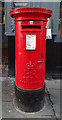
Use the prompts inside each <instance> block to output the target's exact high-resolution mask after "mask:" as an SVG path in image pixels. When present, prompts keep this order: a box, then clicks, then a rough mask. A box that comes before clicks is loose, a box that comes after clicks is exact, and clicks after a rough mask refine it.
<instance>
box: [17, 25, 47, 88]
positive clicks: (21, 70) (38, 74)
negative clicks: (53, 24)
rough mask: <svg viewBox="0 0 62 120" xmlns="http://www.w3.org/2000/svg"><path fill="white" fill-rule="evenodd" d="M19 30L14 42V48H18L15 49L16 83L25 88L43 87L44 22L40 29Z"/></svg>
mask: <svg viewBox="0 0 62 120" xmlns="http://www.w3.org/2000/svg"><path fill="white" fill-rule="evenodd" d="M17 27H18V26H17ZM19 29H20V27H19ZM43 29H44V30H43ZM19 31H20V33H18V32H17V37H19V38H18V41H17V40H16V43H15V48H16V49H17V50H18V51H16V50H15V51H16V54H15V60H16V84H17V85H18V86H19V87H21V88H26V89H36V88H40V87H43V86H44V77H45V49H46V48H45V47H46V39H45V33H46V31H45V24H44V25H43V27H42V28H41V31H40V30H38V31H37V29H34V30H33V29H31V30H28V31H27V30H25V29H24V30H23V31H21V30H19ZM42 31H43V32H44V33H42Z"/></svg>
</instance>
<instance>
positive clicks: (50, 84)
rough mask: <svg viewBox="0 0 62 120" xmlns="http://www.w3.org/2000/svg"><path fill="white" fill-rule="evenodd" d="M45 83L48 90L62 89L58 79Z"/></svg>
mask: <svg viewBox="0 0 62 120" xmlns="http://www.w3.org/2000/svg"><path fill="white" fill-rule="evenodd" d="M45 82H46V85H47V87H48V88H51V89H62V88H61V87H60V83H61V80H60V79H57V80H56V79H51V80H45Z"/></svg>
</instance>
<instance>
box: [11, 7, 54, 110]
mask: <svg viewBox="0 0 62 120" xmlns="http://www.w3.org/2000/svg"><path fill="white" fill-rule="evenodd" d="M10 15H11V16H12V17H14V18H15V86H16V89H17V91H18V92H17V98H18V97H20V98H21V99H20V100H21V103H22V104H21V109H22V110H23V111H29V112H30V111H38V110H39V109H40V108H41V106H43V102H42V105H41V101H42V100H43V98H44V93H45V81H44V80H45V63H46V24H47V18H49V17H50V16H51V15H52V11H51V10H48V9H45V8H39V7H25V8H17V9H14V10H11V11H10ZM26 106H27V107H26ZM34 108H35V109H34Z"/></svg>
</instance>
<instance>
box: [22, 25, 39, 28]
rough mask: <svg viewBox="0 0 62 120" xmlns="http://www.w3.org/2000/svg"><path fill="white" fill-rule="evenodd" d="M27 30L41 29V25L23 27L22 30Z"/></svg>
mask: <svg viewBox="0 0 62 120" xmlns="http://www.w3.org/2000/svg"><path fill="white" fill-rule="evenodd" d="M24 28H25V29H27V28H37V29H41V26H40V25H23V26H22V29H24Z"/></svg>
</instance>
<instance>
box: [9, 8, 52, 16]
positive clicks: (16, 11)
mask: <svg viewBox="0 0 62 120" xmlns="http://www.w3.org/2000/svg"><path fill="white" fill-rule="evenodd" d="M22 13H23V14H25V13H36V14H39V13H40V15H47V16H48V17H51V15H52V10H49V9H46V8H40V7H24V8H16V9H13V10H11V11H10V15H11V16H12V17H14V15H17V14H18V15H19V14H22Z"/></svg>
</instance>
